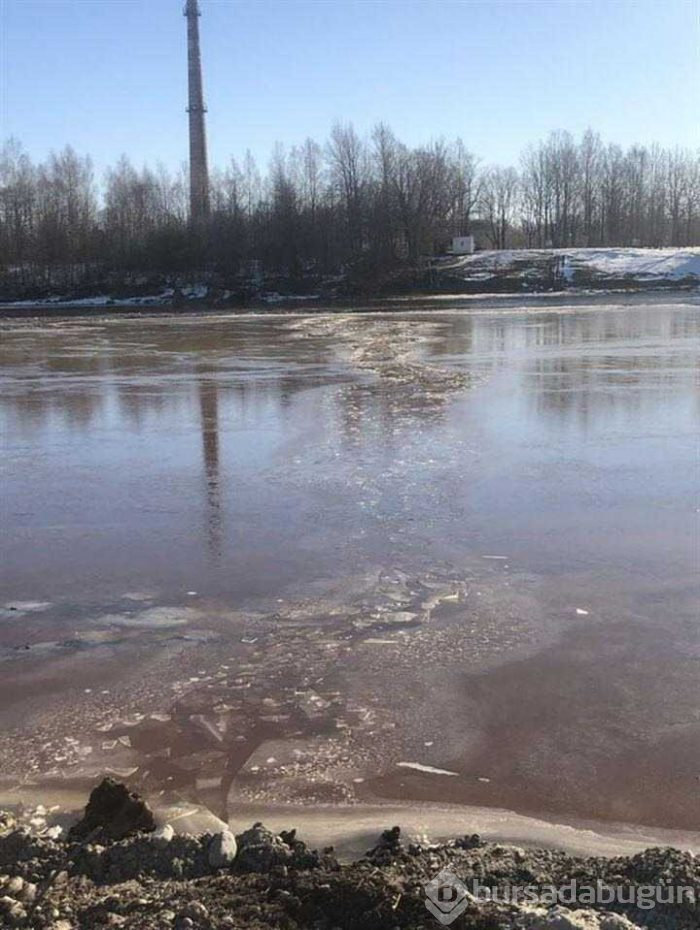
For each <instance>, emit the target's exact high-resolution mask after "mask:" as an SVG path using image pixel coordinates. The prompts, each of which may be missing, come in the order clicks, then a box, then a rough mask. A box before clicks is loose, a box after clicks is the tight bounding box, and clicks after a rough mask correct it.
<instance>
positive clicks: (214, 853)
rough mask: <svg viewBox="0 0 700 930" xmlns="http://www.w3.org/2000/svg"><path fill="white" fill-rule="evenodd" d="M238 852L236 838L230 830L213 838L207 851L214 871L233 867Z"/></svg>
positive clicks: (223, 831)
mask: <svg viewBox="0 0 700 930" xmlns="http://www.w3.org/2000/svg"><path fill="white" fill-rule="evenodd" d="M237 852H238V844H237V843H236V837H235V836H234V835H233V833H231V831H230V830H222V831H221V833H217V834H216V835H215V836H214V837H213V839H212V841H211V843H210V844H209V849H208V851H207V856H208V859H209V865H210V866H211V867H212V868H213V869H224V868H226V867H227V866H229V865H231V863H232V862H233V860H234V859H235V858H236V853H237Z"/></svg>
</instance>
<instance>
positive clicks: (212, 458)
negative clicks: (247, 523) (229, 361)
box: [197, 371, 223, 559]
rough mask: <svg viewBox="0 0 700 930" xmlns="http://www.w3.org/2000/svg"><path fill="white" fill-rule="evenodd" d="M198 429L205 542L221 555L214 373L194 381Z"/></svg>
mask: <svg viewBox="0 0 700 930" xmlns="http://www.w3.org/2000/svg"><path fill="white" fill-rule="evenodd" d="M197 390H198V393H199V411H200V422H201V430H202V453H203V456H204V475H205V480H206V498H207V512H206V523H207V542H208V546H209V550H210V553H211V555H212V556H213V557H215V558H217V559H218V558H219V557H220V555H221V543H222V531H223V529H222V528H223V518H222V508H221V476H220V445H219V386H218V383H217V381H216V375H210V376H209V377H207V375H206V373H205V372H203V371H200V373H199V378H198V381H197Z"/></svg>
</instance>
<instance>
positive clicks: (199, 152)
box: [185, 0, 209, 225]
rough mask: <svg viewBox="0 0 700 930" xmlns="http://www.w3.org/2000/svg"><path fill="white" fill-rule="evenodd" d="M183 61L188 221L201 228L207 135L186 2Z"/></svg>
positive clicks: (194, 22) (193, 9) (195, 27)
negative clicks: (185, 63)
mask: <svg viewBox="0 0 700 930" xmlns="http://www.w3.org/2000/svg"><path fill="white" fill-rule="evenodd" d="M185 16H186V17H187V61H188V73H189V90H190V97H189V100H190V105H189V107H188V110H187V112H188V113H189V114H190V220H191V222H192V224H193V225H201V223H202V222H203V221H205V220H206V219H207V217H208V216H209V170H208V167H207V135H206V127H205V125H204V114H205V113H206V112H207V108H206V107H205V106H204V91H203V89H202V55H201V52H200V49H199V17H200V16H201V13H200V12H199V3H198V0H187V5H186V6H185Z"/></svg>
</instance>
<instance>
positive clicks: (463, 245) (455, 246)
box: [452, 236, 474, 255]
mask: <svg viewBox="0 0 700 930" xmlns="http://www.w3.org/2000/svg"><path fill="white" fill-rule="evenodd" d="M473 251H474V236H453V237H452V252H453V253H454V254H455V255H471V254H472V252H473Z"/></svg>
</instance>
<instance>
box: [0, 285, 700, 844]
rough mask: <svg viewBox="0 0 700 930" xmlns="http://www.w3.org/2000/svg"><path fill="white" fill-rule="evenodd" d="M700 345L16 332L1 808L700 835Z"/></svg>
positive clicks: (11, 355) (671, 311)
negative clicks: (143, 800)
mask: <svg viewBox="0 0 700 930" xmlns="http://www.w3.org/2000/svg"><path fill="white" fill-rule="evenodd" d="M465 303H466V302H465ZM399 306H401V305H399ZM699 310H700V302H698V299H697V298H696V297H692V296H688V295H683V296H673V295H664V296H661V297H654V298H652V297H637V298H633V297H620V298H619V299H618V298H610V299H609V301H608V302H607V303H604V302H602V301H601V300H600V299H597V300H595V301H594V300H593V299H592V298H591V299H590V300H587V299H585V298H578V299H576V302H575V303H570V304H569V305H567V306H562V305H561V304H560V303H556V304H555V303H552V305H551V306H548V305H547V304H546V303H543V302H540V303H535V302H532V303H531V304H530V305H528V304H527V303H524V302H523V300H522V299H521V298H518V299H512V300H510V301H502V302H501V304H500V305H499V306H488V305H486V304H484V303H483V302H472V304H471V305H470V306H458V305H454V306H453V305H452V304H451V303H450V302H449V301H444V300H443V301H439V302H436V303H435V305H434V306H433V307H432V308H431V309H430V311H429V312H428V310H427V309H426V308H425V307H424V306H421V305H416V310H415V311H414V312H411V313H408V312H401V313H392V314H390V315H381V314H371V315H357V316H352V317H348V316H337V315H333V316H330V315H316V314H314V315H312V316H301V315H299V316H262V315H257V316H256V315H250V316H239V317H236V316H224V315H206V316H200V317H197V316H167V317H152V316H151V317H149V316H143V317H136V318H123V319H119V318H104V319H102V318H91V319H73V320H70V321H69V320H65V319H63V320H57V319H52V320H40V321H36V320H5V321H0V365H1V371H0V377H1V379H2V380H1V393H0V428H1V429H2V437H3V439H2V443H3V452H2V462H1V468H2V473H1V474H2V534H0V571H1V573H2V577H1V586H0V608H1V609H0V663H1V664H0V669H1V670H2V675H1V676H0V750H1V755H0V778H1V779H2V782H1V783H2V785H4V787H5V788H6V789H8V788H9V789H11V788H12V787H13V786H15V785H16V784H19V783H23V784H26V783H36V784H37V785H39V786H62V785H66V786H78V785H84V784H86V783H87V782H88V781H89V780H90V779H91V778H92V777H94V775H95V774H97V773H101V772H103V771H106V770H109V771H113V772H116V773H117V774H119V775H122V776H125V777H126V776H128V777H129V780H130V782H131V783H132V784H134V785H135V786H136V787H140V788H142V789H143V790H145V791H147V792H149V793H150V794H156V793H158V792H164V794H163V797H172V798H175V799H180V800H182V799H185V800H187V801H194V802H197V803H200V804H204V805H206V806H208V807H209V808H210V809H211V810H213V811H215V812H216V813H220V814H222V815H225V814H226V813H227V812H228V813H230V811H231V810H233V809H234V808H235V807H236V805H238V804H241V803H251V804H258V805H259V804H266V803H269V804H273V803H274V804H279V803H289V802H295V803H314V804H317V803H338V804H347V803H350V804H354V803H356V804H362V803H370V802H376V801H377V800H378V799H383V800H385V801H386V803H393V802H396V801H402V802H406V801H412V802H419V801H420V802H423V801H437V802H443V803H444V802H453V803H458V804H470V805H478V806H481V807H486V808H505V809H508V810H513V811H517V812H519V813H526V814H531V815H536V816H539V817H543V818H545V819H546V818H551V819H557V820H559V821H560V822H561V821H567V820H568V821H571V822H574V821H578V822H580V821H597V822H608V823H611V822H626V823H632V824H646V825H649V826H652V827H658V828H669V829H671V828H673V829H684V830H700V801H699V798H700V791H699V786H700V782H699V779H700V632H699V629H698V593H699V592H698V486H699V481H698V479H699V477H700V459H699V457H698V419H699V417H698V414H699V412H700V405H699V402H698V399H699V395H698V381H697V375H698V335H699V330H700V325H699V319H700V318H699Z"/></svg>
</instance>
